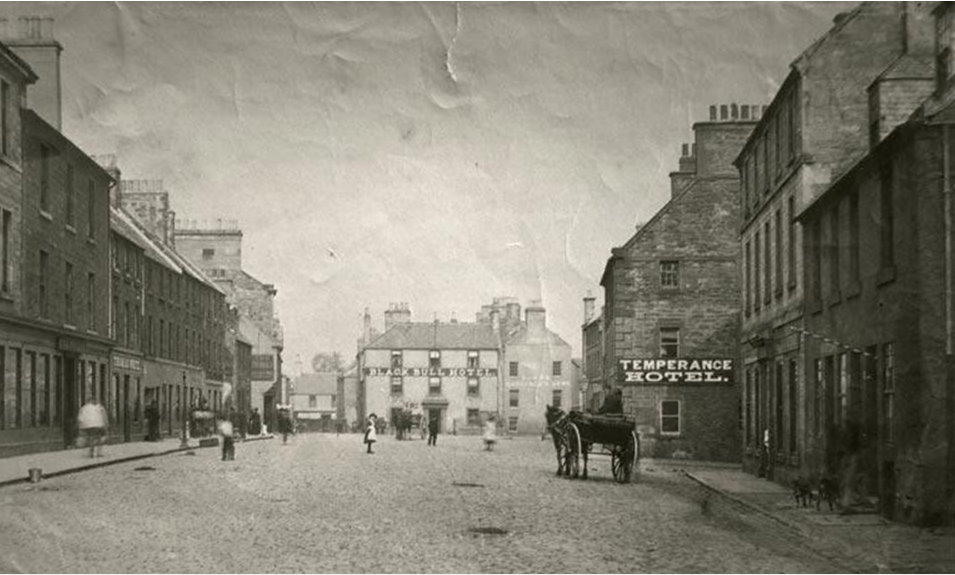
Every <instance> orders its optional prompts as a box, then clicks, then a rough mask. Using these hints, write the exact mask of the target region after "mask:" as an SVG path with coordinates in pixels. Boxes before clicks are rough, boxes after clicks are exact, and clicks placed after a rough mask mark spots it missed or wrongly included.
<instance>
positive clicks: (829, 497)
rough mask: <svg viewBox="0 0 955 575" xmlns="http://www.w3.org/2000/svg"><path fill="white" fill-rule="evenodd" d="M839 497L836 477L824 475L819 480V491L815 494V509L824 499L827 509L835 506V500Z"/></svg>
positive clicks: (817, 508) (830, 509)
mask: <svg viewBox="0 0 955 575" xmlns="http://www.w3.org/2000/svg"><path fill="white" fill-rule="evenodd" d="M838 498H839V482H838V481H837V480H836V478H834V477H832V476H829V475H826V476H823V477H822V478H821V479H820V480H819V491H818V494H817V496H816V511H818V510H819V505H820V504H821V503H822V502H823V500H825V502H826V503H828V504H829V511H832V510H833V509H834V508H835V503H836V500H837V499H838Z"/></svg>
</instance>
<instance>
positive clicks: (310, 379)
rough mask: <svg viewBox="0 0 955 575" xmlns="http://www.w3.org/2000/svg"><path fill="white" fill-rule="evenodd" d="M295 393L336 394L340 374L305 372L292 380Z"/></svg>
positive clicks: (293, 392)
mask: <svg viewBox="0 0 955 575" xmlns="http://www.w3.org/2000/svg"><path fill="white" fill-rule="evenodd" d="M292 386H293V391H292V394H293V395H335V394H336V393H338V374H337V373H334V372H321V373H303V374H302V375H300V376H298V377H296V378H295V379H294V380H293V381H292Z"/></svg>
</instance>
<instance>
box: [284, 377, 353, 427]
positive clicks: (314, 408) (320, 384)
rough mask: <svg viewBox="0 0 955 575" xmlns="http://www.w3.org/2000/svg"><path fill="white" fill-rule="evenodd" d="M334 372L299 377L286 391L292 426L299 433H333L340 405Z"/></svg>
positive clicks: (337, 379) (339, 378) (340, 396)
mask: <svg viewBox="0 0 955 575" xmlns="http://www.w3.org/2000/svg"><path fill="white" fill-rule="evenodd" d="M340 383H341V376H340V374H338V373H337V372H323V373H303V374H302V375H300V376H298V377H296V378H295V379H293V380H292V385H291V388H290V390H289V397H290V398H291V401H290V402H289V403H291V405H292V413H293V414H294V416H295V423H296V425H297V427H298V428H299V429H300V430H302V431H322V432H327V431H335V429H336V424H337V423H338V421H339V419H338V412H339V406H340V404H341V403H342V395H341V390H340V388H339V384H340Z"/></svg>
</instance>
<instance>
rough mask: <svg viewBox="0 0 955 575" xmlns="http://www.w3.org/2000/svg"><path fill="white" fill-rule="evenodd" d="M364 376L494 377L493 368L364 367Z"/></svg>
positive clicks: (495, 371) (495, 370)
mask: <svg viewBox="0 0 955 575" xmlns="http://www.w3.org/2000/svg"><path fill="white" fill-rule="evenodd" d="M363 372H364V374H365V375H372V376H377V375H385V376H388V375H400V376H403V377H495V376H497V369H495V368H493V367H441V368H434V367H430V368H429V367H396V368H390V367H366V368H365V369H364V370H363Z"/></svg>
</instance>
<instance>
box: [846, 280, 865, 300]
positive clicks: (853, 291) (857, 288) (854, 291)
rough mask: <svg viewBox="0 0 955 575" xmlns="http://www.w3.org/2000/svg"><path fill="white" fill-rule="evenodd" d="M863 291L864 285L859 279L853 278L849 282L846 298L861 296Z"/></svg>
mask: <svg viewBox="0 0 955 575" xmlns="http://www.w3.org/2000/svg"><path fill="white" fill-rule="evenodd" d="M861 293H862V285H861V284H860V283H859V280H853V281H851V282H849V287H848V288H847V289H846V299H847V300H848V299H853V298H857V297H859V295H860V294H861Z"/></svg>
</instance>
